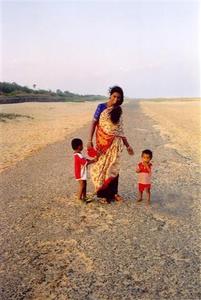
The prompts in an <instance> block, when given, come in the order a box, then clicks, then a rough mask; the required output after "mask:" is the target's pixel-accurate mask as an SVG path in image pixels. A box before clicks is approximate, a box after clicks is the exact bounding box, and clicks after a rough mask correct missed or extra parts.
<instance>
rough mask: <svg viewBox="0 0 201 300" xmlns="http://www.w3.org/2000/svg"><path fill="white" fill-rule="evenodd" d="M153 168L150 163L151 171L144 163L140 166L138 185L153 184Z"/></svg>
mask: <svg viewBox="0 0 201 300" xmlns="http://www.w3.org/2000/svg"><path fill="white" fill-rule="evenodd" d="M151 167H152V164H151V163H149V168H150V171H149V170H148V168H147V167H146V166H144V164H143V163H142V162H140V163H139V164H138V169H139V170H140V173H138V183H142V184H151Z"/></svg>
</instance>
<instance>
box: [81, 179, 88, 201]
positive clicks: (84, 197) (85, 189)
mask: <svg viewBox="0 0 201 300" xmlns="http://www.w3.org/2000/svg"><path fill="white" fill-rule="evenodd" d="M82 182H83V189H82V199H83V200H85V199H86V196H87V181H86V180H82Z"/></svg>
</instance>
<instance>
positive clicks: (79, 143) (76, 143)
mask: <svg viewBox="0 0 201 300" xmlns="http://www.w3.org/2000/svg"><path fill="white" fill-rule="evenodd" d="M82 145H83V143H82V140H81V139H77V138H76V139H73V140H72V141H71V146H72V148H73V150H77V149H78V147H79V146H82Z"/></svg>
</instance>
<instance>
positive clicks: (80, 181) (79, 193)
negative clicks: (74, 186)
mask: <svg viewBox="0 0 201 300" xmlns="http://www.w3.org/2000/svg"><path fill="white" fill-rule="evenodd" d="M84 181H85V180H79V181H78V183H79V187H78V194H77V196H78V199H79V200H82V197H83V190H84Z"/></svg>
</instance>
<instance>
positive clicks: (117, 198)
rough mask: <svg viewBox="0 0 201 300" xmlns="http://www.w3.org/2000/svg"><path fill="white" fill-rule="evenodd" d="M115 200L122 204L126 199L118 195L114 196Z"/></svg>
mask: <svg viewBox="0 0 201 300" xmlns="http://www.w3.org/2000/svg"><path fill="white" fill-rule="evenodd" d="M114 200H115V201H117V202H122V201H124V198H123V197H121V196H120V195H118V194H116V195H114Z"/></svg>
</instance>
